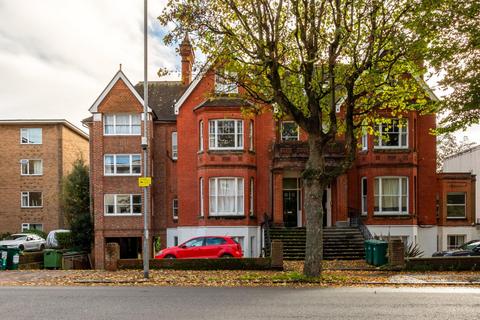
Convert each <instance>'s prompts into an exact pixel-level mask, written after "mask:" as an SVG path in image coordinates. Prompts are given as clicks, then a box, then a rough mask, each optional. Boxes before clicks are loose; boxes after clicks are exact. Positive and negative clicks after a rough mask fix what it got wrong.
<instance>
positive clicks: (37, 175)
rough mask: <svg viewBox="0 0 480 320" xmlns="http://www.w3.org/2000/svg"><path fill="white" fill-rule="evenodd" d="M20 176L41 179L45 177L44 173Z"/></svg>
mask: <svg viewBox="0 0 480 320" xmlns="http://www.w3.org/2000/svg"><path fill="white" fill-rule="evenodd" d="M20 176H22V177H41V176H43V173H38V174H21V175H20Z"/></svg>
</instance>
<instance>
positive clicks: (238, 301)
mask: <svg viewBox="0 0 480 320" xmlns="http://www.w3.org/2000/svg"><path fill="white" fill-rule="evenodd" d="M0 296H1V297H2V299H0V314H1V315H0V317H1V319H2V320H23V319H28V320H31V319H40V320H41V319H49V320H56V319H62V320H63V319H69V320H77V319H88V320H96V319H116V320H123V319H125V320H131V319H139V318H140V319H175V320H192V319H208V320H217V319H218V320H220V319H221V320H225V319H232V320H245V319H275V320H279V319H342V320H343V319H356V320H372V319H382V320H384V319H395V320H403V319H435V320H443V319H469V320H470V319H478V310H479V305H480V289H474V288H244V287H239V288H192V287H188V288H181V287H26V288H25V287H0Z"/></svg>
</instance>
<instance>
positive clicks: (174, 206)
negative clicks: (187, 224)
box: [172, 198, 178, 220]
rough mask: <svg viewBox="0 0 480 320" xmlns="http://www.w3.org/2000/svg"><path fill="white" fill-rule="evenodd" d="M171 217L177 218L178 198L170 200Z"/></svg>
mask: <svg viewBox="0 0 480 320" xmlns="http://www.w3.org/2000/svg"><path fill="white" fill-rule="evenodd" d="M172 217H173V220H178V199H177V198H175V199H173V200H172Z"/></svg>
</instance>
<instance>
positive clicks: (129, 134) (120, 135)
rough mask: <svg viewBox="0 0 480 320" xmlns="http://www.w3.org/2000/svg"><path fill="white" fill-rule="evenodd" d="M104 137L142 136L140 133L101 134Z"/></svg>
mask: <svg viewBox="0 0 480 320" xmlns="http://www.w3.org/2000/svg"><path fill="white" fill-rule="evenodd" d="M103 135H104V136H105V137H140V136H141V135H142V134H141V133H122V134H116V133H103Z"/></svg>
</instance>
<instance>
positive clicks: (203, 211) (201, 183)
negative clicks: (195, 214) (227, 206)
mask: <svg viewBox="0 0 480 320" xmlns="http://www.w3.org/2000/svg"><path fill="white" fill-rule="evenodd" d="M199 184H200V186H199V188H200V192H199V196H200V217H203V216H204V215H205V203H204V200H203V177H201V178H200V183H199Z"/></svg>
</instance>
